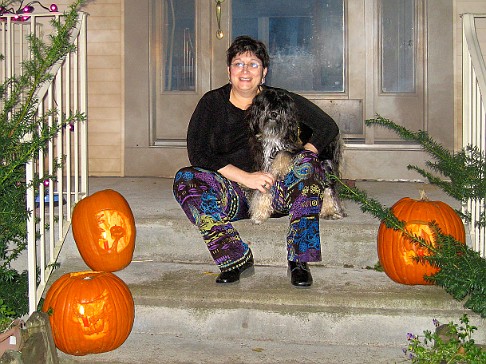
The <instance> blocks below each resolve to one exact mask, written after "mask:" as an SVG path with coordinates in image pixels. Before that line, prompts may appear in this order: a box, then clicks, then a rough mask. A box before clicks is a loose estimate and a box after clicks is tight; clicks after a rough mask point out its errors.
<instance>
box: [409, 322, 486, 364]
mask: <svg viewBox="0 0 486 364" xmlns="http://www.w3.org/2000/svg"><path fill="white" fill-rule="evenodd" d="M433 323H434V326H435V328H436V329H435V331H434V332H431V331H429V330H426V331H424V335H423V336H422V337H419V336H416V335H414V334H413V333H408V334H407V340H408V346H407V348H406V349H403V352H404V354H405V355H406V356H407V359H409V360H411V361H412V363H429V364H442V363H445V364H460V363H464V364H465V363H468V364H480V363H486V351H484V350H482V349H481V348H480V347H479V346H477V345H476V344H475V342H474V339H473V338H472V336H473V333H474V331H476V330H477V327H475V326H472V325H470V324H469V318H468V316H467V315H463V316H462V317H461V318H460V323H461V325H459V324H457V323H454V322H450V323H448V324H445V325H441V324H440V323H439V322H438V321H437V320H435V319H434V320H433Z"/></svg>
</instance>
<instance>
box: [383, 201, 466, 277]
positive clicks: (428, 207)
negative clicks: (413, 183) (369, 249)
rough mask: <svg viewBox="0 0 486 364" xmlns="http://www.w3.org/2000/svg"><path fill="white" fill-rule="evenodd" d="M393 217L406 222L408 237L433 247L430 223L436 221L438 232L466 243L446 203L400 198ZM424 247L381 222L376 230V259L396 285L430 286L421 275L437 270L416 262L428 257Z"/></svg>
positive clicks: (456, 218)
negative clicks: (418, 238) (410, 235)
mask: <svg viewBox="0 0 486 364" xmlns="http://www.w3.org/2000/svg"><path fill="white" fill-rule="evenodd" d="M392 212H393V213H394V214H395V216H396V217H397V218H398V219H399V220H401V221H404V222H405V228H406V230H407V231H409V232H410V233H411V234H413V235H416V236H419V237H422V238H424V239H425V240H428V241H429V242H430V243H432V244H434V234H433V231H432V230H431V228H430V226H429V223H430V222H432V221H435V222H436V223H437V225H438V226H439V227H440V229H441V231H442V232H443V233H444V234H446V235H451V236H453V237H454V238H455V239H456V240H457V241H460V242H463V243H464V242H465V241H466V235H465V230H464V224H463V223H462V220H461V219H460V217H459V216H458V215H457V213H456V212H455V211H454V210H453V209H452V208H451V207H450V206H449V205H447V204H446V203H444V202H441V201H428V200H426V199H423V198H422V199H420V200H414V199H411V198H409V197H405V198H402V199H401V200H399V201H398V202H397V203H395V205H393V206H392ZM429 254H430V252H429V250H428V249H427V248H425V247H422V246H420V245H419V244H415V243H413V242H412V241H411V240H410V239H409V238H407V237H405V236H403V234H402V233H401V232H400V231H398V230H393V229H390V228H387V227H386V226H385V224H384V223H381V224H380V227H379V229H378V258H379V260H380V264H381V266H382V267H383V269H384V271H385V273H386V274H387V275H388V277H390V278H391V279H392V280H394V281H395V282H397V283H403V284H432V283H431V282H428V281H426V280H425V279H424V275H428V276H430V275H433V274H435V273H437V271H438V268H437V267H435V266H432V265H431V264H430V263H428V262H420V263H419V262H417V261H416V259H414V258H416V257H417V256H425V255H429Z"/></svg>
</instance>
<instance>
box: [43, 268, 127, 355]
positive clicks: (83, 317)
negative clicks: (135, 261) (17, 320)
mask: <svg viewBox="0 0 486 364" xmlns="http://www.w3.org/2000/svg"><path fill="white" fill-rule="evenodd" d="M42 310H43V311H45V312H47V313H48V314H49V320H50V324H51V328H52V333H53V337H54V342H55V344H56V347H57V348H58V349H59V350H62V351H63V352H65V353H67V354H71V355H86V354H94V353H103V352H107V351H111V350H114V349H116V348H118V347H119V346H120V345H121V344H123V343H124V342H125V340H126V339H127V337H128V335H129V334H130V332H131V330H132V326H133V320H134V317H135V309H134V303H133V298H132V294H131V293H130V290H129V289H128V287H127V285H126V284H125V283H124V282H123V281H122V280H121V279H120V278H118V277H117V276H115V275H114V274H113V273H110V272H93V271H86V272H74V273H68V274H64V275H63V276H61V277H60V278H59V279H57V280H56V281H55V282H54V284H53V285H52V286H51V287H50V288H49V291H48V292H47V295H46V298H45V301H44V304H43V307H42Z"/></svg>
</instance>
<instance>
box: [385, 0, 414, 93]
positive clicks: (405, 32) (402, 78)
mask: <svg viewBox="0 0 486 364" xmlns="http://www.w3.org/2000/svg"><path fill="white" fill-rule="evenodd" d="M380 20H381V47H380V51H381V91H382V92H383V93H400V92H415V39H416V36H415V29H416V20H415V0H385V1H381V11H380Z"/></svg>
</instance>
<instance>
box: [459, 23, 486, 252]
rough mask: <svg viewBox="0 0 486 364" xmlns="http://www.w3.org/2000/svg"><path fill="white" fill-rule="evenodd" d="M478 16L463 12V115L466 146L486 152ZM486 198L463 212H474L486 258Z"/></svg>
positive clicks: (477, 244)
mask: <svg viewBox="0 0 486 364" xmlns="http://www.w3.org/2000/svg"><path fill="white" fill-rule="evenodd" d="M476 18H486V14H463V15H462V19H463V48H462V72H463V80H462V81H463V85H462V89H463V97H462V105H463V115H462V136H463V139H462V145H463V147H466V146H468V145H471V146H473V147H477V148H478V150H479V151H480V152H481V153H483V155H484V153H485V151H486V108H485V104H484V96H483V95H486V64H485V62H484V58H483V56H482V52H481V47H480V45H479V41H478V37H477V31H476V24H475V19H476ZM483 177H484V176H483ZM485 201H486V199H485V198H483V199H470V200H469V201H467V203H465V204H464V206H463V211H464V212H466V213H469V214H470V215H471V223H470V224H469V234H470V237H471V242H472V247H473V249H475V250H476V251H478V252H479V253H480V255H481V256H482V257H483V258H486V227H481V226H477V224H476V223H475V222H476V221H478V220H479V219H480V217H481V216H482V214H484V211H485Z"/></svg>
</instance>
